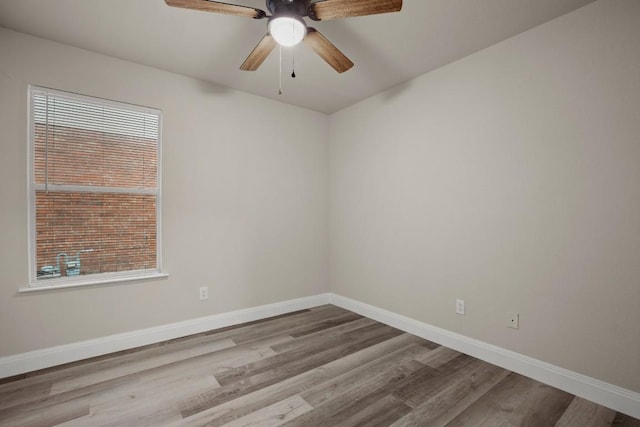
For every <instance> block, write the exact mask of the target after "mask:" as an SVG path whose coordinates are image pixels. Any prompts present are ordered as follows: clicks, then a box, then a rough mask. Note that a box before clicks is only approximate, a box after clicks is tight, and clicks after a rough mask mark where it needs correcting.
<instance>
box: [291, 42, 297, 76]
mask: <svg viewBox="0 0 640 427" xmlns="http://www.w3.org/2000/svg"><path fill="white" fill-rule="evenodd" d="M291 56H292V57H293V64H292V65H291V78H292V79H295V78H296V48H295V46H294V48H293V54H292V55H291Z"/></svg>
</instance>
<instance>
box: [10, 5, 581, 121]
mask: <svg viewBox="0 0 640 427" xmlns="http://www.w3.org/2000/svg"><path fill="white" fill-rule="evenodd" d="M225 1H226V2H229V3H236V4H241V5H244V6H251V7H256V8H260V9H263V10H266V7H265V2H264V0H225ZM345 1H349V0H345ZM592 1H593V0H404V5H403V9H402V11H401V12H399V13H391V14H385V15H375V16H365V17H357V18H348V19H339V20H334V21H322V22H313V21H310V20H308V19H307V22H308V23H309V24H311V26H314V27H315V28H317V29H318V30H319V31H320V32H322V33H323V34H324V35H325V36H326V37H327V38H328V39H329V40H331V42H333V44H335V45H336V46H337V47H338V48H339V49H340V50H342V52H344V53H345V54H346V55H347V56H348V57H349V58H350V59H351V60H352V61H353V62H354V63H355V66H354V67H353V68H352V69H351V70H349V71H347V72H345V73H343V74H338V73H336V72H335V71H334V70H333V69H332V68H331V67H329V65H327V64H326V63H324V62H323V61H322V60H321V59H320V58H319V57H318V56H316V55H315V54H314V53H313V52H312V51H311V50H310V49H308V48H307V47H306V46H304V44H301V45H300V46H299V47H297V48H296V49H295V64H296V67H295V69H296V75H297V77H296V78H295V79H292V78H291V77H290V76H289V75H290V74H291V60H292V59H291V51H290V50H285V51H284V53H283V58H284V60H283V61H284V65H283V74H284V75H283V90H284V93H283V94H282V95H278V50H277V48H276V50H274V51H273V52H272V53H271V55H270V56H269V58H267V60H266V61H265V62H264V63H263V64H262V66H261V67H260V69H259V70H258V71H255V72H246V71H240V70H239V68H238V67H239V66H240V64H241V63H242V62H243V61H244V59H245V57H246V56H247V55H248V54H249V52H251V50H252V49H253V47H254V46H255V45H256V43H257V42H258V41H259V40H260V39H261V37H262V36H263V35H264V34H265V32H266V20H253V19H248V18H243V17H238V16H229V15H221V14H214V13H208V12H199V11H192V10H186V9H178V8H174V7H169V6H167V5H166V4H165V3H164V1H163V0H55V1H53V0H0V26H3V27H6V28H10V29H13V30H17V31H20V32H24V33H28V34H33V35H35V36H39V37H43V38H46V39H50V40H54V41H58V42H61V43H65V44H69V45H72V46H77V47H80V48H84V49H87V50H91V51H94V52H98V53H102V54H106V55H110V56H114V57H117V58H121V59H125V60H129V61H133V62H136V63H139V64H144V65H149V66H152V67H156V68H160V69H163V70H167V71H172V72H175V73H179V74H184V75H187V76H191V77H196V78H199V79H202V80H206V81H209V82H212V83H214V84H217V85H219V87H218V88H217V90H221V91H224V90H227V89H226V87H231V88H235V89H239V90H242V91H245V92H249V93H253V94H255V95H260V96H264V97H267V98H272V99H276V100H279V101H282V102H286V103H289V104H294V105H298V106H301V107H306V108H310V109H313V110H317V111H321V112H325V113H332V112H335V111H338V110H340V109H342V108H344V107H347V106H349V105H351V104H353V103H355V102H357V101H360V100H362V99H365V98H367V97H369V96H371V95H374V94H376V93H378V92H381V91H383V90H385V89H387V88H389V87H391V86H394V85H396V84H399V83H401V82H404V81H406V80H409V79H411V78H413V77H416V76H418V75H420V74H423V73H425V72H428V71H430V70H433V69H435V68H438V67H440V66H442V65H445V64H447V63H450V62H453V61H455V60H457V59H460V58H462V57H464V56H467V55H469V54H471V53H473V52H476V51H478V50H480V49H483V48H486V47H488V46H490V45H492V44H495V43H497V42H499V41H501V40H504V39H506V38H509V37H511V36H514V35H516V34H518V33H521V32H523V31H526V30H528V29H530V28H533V27H535V26H537V25H540V24H542V23H544V22H546V21H549V20H551V19H553V18H555V17H558V16H560V15H563V14H565V13H568V12H570V11H572V10H575V9H577V8H579V7H582V6H584V5H586V4H588V3H591V2H592Z"/></svg>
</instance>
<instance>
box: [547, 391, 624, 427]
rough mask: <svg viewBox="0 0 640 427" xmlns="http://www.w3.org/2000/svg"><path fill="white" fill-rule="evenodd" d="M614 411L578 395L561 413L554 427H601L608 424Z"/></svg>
mask: <svg viewBox="0 0 640 427" xmlns="http://www.w3.org/2000/svg"><path fill="white" fill-rule="evenodd" d="M615 416H616V412H615V411H614V410H612V409H609V408H605V407H604V406H600V405H598V404H596V403H593V402H589V401H588V400H585V399H582V398H580V397H575V398H574V399H573V400H572V401H571V404H570V405H569V407H568V408H567V410H566V411H565V412H564V414H562V416H561V417H560V419H559V420H558V422H557V423H556V427H602V426H610V425H611V423H612V422H613V419H614V418H615Z"/></svg>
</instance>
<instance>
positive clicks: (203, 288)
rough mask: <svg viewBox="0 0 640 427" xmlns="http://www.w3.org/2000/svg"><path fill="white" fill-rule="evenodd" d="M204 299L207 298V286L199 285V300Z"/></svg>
mask: <svg viewBox="0 0 640 427" xmlns="http://www.w3.org/2000/svg"><path fill="white" fill-rule="evenodd" d="M206 299H209V287H208V286H200V301H204V300H206Z"/></svg>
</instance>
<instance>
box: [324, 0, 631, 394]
mask: <svg viewBox="0 0 640 427" xmlns="http://www.w3.org/2000/svg"><path fill="white" fill-rule="evenodd" d="M639 23H640V1H637V0H616V1H613V0H603V1H600V2H596V3H593V4H591V5H588V6H586V7H585V8H583V9H580V10H578V11H576V12H574V13H571V14H569V15H565V16H563V17H560V18H559V19H557V20H554V21H552V22H550V23H547V24H545V25H542V26H540V27H537V28H535V29H533V30H531V31H528V32H526V33H523V34H521V35H519V36H516V37H514V38H511V39H509V40H506V41H505V42H502V43H500V44H497V45H495V46H493V47H491V48H489V49H486V50H484V51H481V52H479V53H477V54H474V55H471V56H469V57H467V58H464V59H462V60H460V61H458V62H455V63H453V64H450V65H448V66H445V67H443V68H441V69H438V70H436V71H434V72H431V73H428V74H426V75H423V76H421V77H419V78H417V79H415V80H412V81H409V82H407V83H406V84H403V85H400V86H398V87H395V88H393V89H392V90H389V91H387V92H384V93H381V94H379V95H377V96H374V97H372V98H370V99H368V100H366V101H363V102H361V103H359V104H357V105H355V106H352V107H350V108H348V109H346V110H343V111H341V112H339V113H336V114H334V115H333V116H331V120H330V133H329V140H330V150H329V151H330V160H329V165H330V173H329V179H330V202H329V206H330V227H331V239H330V242H331V243H330V248H331V249H330V265H331V288H332V291H333V292H335V293H338V294H341V295H344V296H347V297H351V298H354V299H357V300H360V301H363V302H366V303H370V304H373V305H375V306H378V307H382V308H385V309H388V310H391V311H394V312H397V313H401V314H404V315H406V316H409V317H412V318H414V319H418V320H421V321H424V322H427V323H430V324H432V325H436V326H439V327H442V328H445V329H448V330H451V331H455V332H457V333H460V334H463V335H466V336H469V337H472V338H476V339H479V340H482V341H485V342H488V343H492V344H495V345H498V346H501V347H504V348H507V349H511V350H514V351H516V352H519V353H523V354H526V355H529V356H532V357H534V358H537V359H540V360H543V361H547V362H550V363H553V364H556V365H559V366H561V367H565V368H568V369H571V370H574V371H577V372H580V373H583V374H586V375H589V376H592V377H595V378H599V379H601V380H604V381H607V382H610V383H613V384H617V385H620V386H622V387H626V388H628V389H631V390H635V391H640V25H639ZM456 298H462V299H464V300H465V301H466V309H467V310H466V311H467V313H466V315H465V316H460V315H456V314H455V311H454V308H455V299H456ZM508 311H517V312H519V313H520V314H521V319H520V321H521V328H520V330H518V331H516V330H513V329H508V328H507V327H506V324H507V315H506V313H507V312H508Z"/></svg>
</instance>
